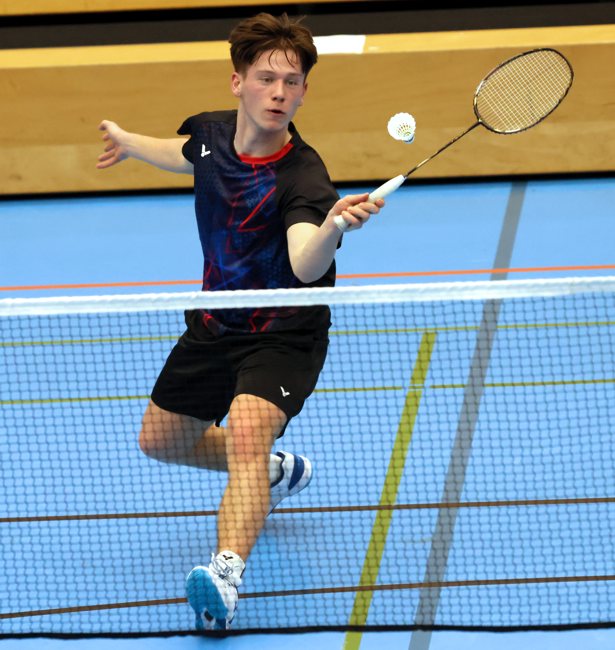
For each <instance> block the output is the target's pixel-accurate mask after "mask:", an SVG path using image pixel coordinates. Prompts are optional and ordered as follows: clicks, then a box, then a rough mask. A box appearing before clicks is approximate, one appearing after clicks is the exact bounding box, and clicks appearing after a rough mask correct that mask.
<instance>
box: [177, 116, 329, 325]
mask: <svg viewBox="0 0 615 650" xmlns="http://www.w3.org/2000/svg"><path fill="white" fill-rule="evenodd" d="M236 125H237V111H216V112H209V113H201V114H200V115H195V116H193V117H190V118H188V119H187V120H186V121H185V122H184V123H183V124H182V126H181V127H180V128H179V130H178V133H179V134H180V135H189V136H190V139H189V140H187V141H186V143H185V144H184V147H183V154H184V156H185V157H186V158H187V159H188V160H189V161H190V162H191V163H192V164H193V165H194V190H195V209H196V218H197V224H198V230H199V237H200V240H201V246H202V249H203V257H204V267H203V291H220V290H235V289H279V288H293V287H304V286H333V284H334V282H335V262H333V263H332V264H331V266H330V268H329V269H328V271H327V272H326V273H325V274H324V275H323V276H322V277H321V278H320V279H319V280H317V281H316V282H314V283H312V284H311V285H305V284H303V283H302V282H301V281H300V280H298V278H297V277H296V276H295V275H294V273H293V271H292V268H291V265H290V260H289V256H288V244H287V240H286V231H287V229H288V228H289V227H290V226H292V225H293V224H295V223H300V222H308V223H313V224H315V225H317V226H320V225H321V224H322V222H323V221H324V219H325V217H326V215H327V213H328V211H329V210H330V209H331V207H332V205H333V204H334V203H335V201H337V199H338V194H337V192H336V191H335V188H334V187H333V184H332V183H331V180H330V178H329V175H328V173H327V171H326V169H325V166H324V164H323V162H322V160H321V159H320V157H319V156H318V154H317V153H316V151H314V149H312V148H311V147H310V146H309V145H307V144H306V143H305V142H303V140H302V139H301V137H300V136H299V133H298V132H297V131H296V129H295V127H294V125H293V124H291V125H290V127H289V130H290V133H291V140H290V142H289V143H288V144H287V145H286V146H285V147H284V148H283V149H281V150H280V151H278V152H277V153H276V154H274V155H272V156H269V157H267V158H249V157H245V156H240V155H238V154H237V152H236V151H235V148H234V146H233V140H234V136H235V131H236ZM202 317H203V324H204V325H205V326H206V327H207V329H208V330H210V332H212V333H214V334H223V333H224V332H226V331H229V330H230V331H235V332H265V331H276V330H288V329H305V328H312V327H320V326H327V325H328V320H329V313H328V309H326V308H325V307H309V308H305V307H303V308H267V309H255V310H254V309H241V310H212V311H210V312H202Z"/></svg>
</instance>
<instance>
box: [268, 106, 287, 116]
mask: <svg viewBox="0 0 615 650" xmlns="http://www.w3.org/2000/svg"><path fill="white" fill-rule="evenodd" d="M267 112H268V113H271V114H272V115H276V116H278V117H283V116H284V115H286V113H285V112H284V111H282V110H280V109H279V108H269V109H267Z"/></svg>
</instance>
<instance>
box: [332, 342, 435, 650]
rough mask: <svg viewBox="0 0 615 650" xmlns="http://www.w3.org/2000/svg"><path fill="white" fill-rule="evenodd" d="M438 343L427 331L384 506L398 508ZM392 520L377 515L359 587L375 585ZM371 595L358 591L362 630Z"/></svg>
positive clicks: (349, 642)
mask: <svg viewBox="0 0 615 650" xmlns="http://www.w3.org/2000/svg"><path fill="white" fill-rule="evenodd" d="M435 341H436V334H435V332H425V334H423V337H422V338H421V343H420V345H419V351H418V355H417V359H416V363H415V364H414V369H413V371H412V378H411V380H410V388H409V390H408V393H407V395H406V401H405V403H404V408H403V411H402V414H401V419H400V421H399V427H398V429H397V436H396V438H395V443H394V445H393V450H392V452H391V458H390V459H389V466H388V468H387V473H386V477H385V479H384V486H383V488H382V494H381V496H380V505H381V506H390V505H395V502H396V501H397V492H398V490H399V485H400V483H401V478H402V476H403V473H404V467H405V465H406V457H407V455H408V449H409V447H410V441H411V439H412V432H413V430H414V423H415V421H416V416H417V413H418V410H419V404H420V401H421V395H422V393H423V387H424V385H425V379H426V377H427V370H428V368H429V361H430V359H431V353H432V351H433V348H434V344H435ZM392 517H393V510H392V509H391V510H379V511H378V513H377V514H376V519H375V521H374V525H373V528H372V534H371V537H370V540H369V545H368V548H367V553H366V555H365V560H364V562H363V570H362V572H361V579H360V582H359V586H360V587H370V586H373V585H374V584H375V583H376V580H377V578H378V573H379V571H380V563H381V561H382V554H383V553H384V547H385V544H386V539H387V536H388V532H389V526H390V524H391V519H392ZM372 596H373V591H371V590H366V591H361V590H360V591H358V592H357V594H356V596H355V601H354V606H353V608H352V613H351V615H350V620H349V623H348V624H349V625H350V626H359V627H362V626H364V625H365V623H366V621H367V615H368V613H369V608H370V605H371V601H372ZM361 638H362V633H361V632H348V633H347V634H346V637H345V639H344V650H358V648H359V646H360V645H361Z"/></svg>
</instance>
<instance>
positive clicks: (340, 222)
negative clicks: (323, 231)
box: [333, 214, 350, 232]
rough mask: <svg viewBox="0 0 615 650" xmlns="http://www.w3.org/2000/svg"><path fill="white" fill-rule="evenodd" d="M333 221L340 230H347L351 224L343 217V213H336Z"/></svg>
mask: <svg viewBox="0 0 615 650" xmlns="http://www.w3.org/2000/svg"><path fill="white" fill-rule="evenodd" d="M333 223H334V224H335V225H336V226H337V229H338V230H339V231H340V232H346V231H347V230H348V228H350V224H349V223H348V222H347V221H346V220H345V219H344V217H342V215H341V214H337V215H335V217H333Z"/></svg>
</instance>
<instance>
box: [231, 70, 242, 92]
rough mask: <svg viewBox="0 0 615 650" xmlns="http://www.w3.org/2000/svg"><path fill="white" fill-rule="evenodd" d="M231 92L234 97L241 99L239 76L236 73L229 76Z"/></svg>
mask: <svg viewBox="0 0 615 650" xmlns="http://www.w3.org/2000/svg"><path fill="white" fill-rule="evenodd" d="M231 92H232V93H233V95H235V97H241V75H240V74H239V73H238V72H233V74H232V75H231Z"/></svg>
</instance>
